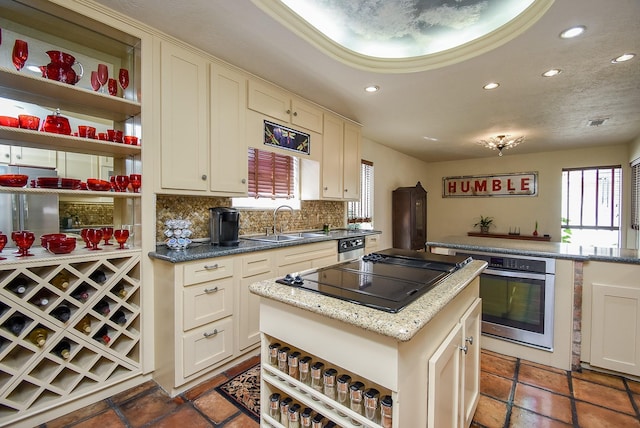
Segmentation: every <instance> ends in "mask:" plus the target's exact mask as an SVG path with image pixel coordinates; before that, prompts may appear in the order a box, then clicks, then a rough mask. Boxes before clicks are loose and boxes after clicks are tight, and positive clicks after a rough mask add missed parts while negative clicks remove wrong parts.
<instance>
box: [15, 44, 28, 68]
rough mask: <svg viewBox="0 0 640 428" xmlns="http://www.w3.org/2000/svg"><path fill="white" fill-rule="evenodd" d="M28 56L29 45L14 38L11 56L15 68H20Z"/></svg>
mask: <svg viewBox="0 0 640 428" xmlns="http://www.w3.org/2000/svg"><path fill="white" fill-rule="evenodd" d="M28 57H29V45H28V44H27V42H25V41H24V40H16V42H15V43H14V45H13V53H12V54H11V58H12V59H13V65H14V66H15V67H16V70H18V71H20V70H22V67H24V64H25V63H26V62H27V58H28Z"/></svg>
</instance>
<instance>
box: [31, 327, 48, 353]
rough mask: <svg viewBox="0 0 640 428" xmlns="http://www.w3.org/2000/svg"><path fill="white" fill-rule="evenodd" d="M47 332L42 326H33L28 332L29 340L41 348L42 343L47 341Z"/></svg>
mask: <svg viewBox="0 0 640 428" xmlns="http://www.w3.org/2000/svg"><path fill="white" fill-rule="evenodd" d="M48 335H49V333H48V332H47V330H45V329H44V328H42V327H38V328H34V329H33V330H32V331H31V333H29V340H30V341H31V342H32V343H33V344H34V345H36V346H39V347H40V348H42V347H43V346H44V344H45V343H46V342H47V336H48Z"/></svg>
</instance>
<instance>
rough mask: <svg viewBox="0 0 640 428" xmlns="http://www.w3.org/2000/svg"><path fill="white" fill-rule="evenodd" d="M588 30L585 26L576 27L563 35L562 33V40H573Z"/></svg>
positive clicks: (565, 31) (568, 29)
mask: <svg viewBox="0 0 640 428" xmlns="http://www.w3.org/2000/svg"><path fill="white" fill-rule="evenodd" d="M586 29H587V27H585V26H584V25H578V26H576V27H571V28H567V29H566V30H564V31H563V32H562V33H560V38H562V39H573V38H574V37H578V36H579V35H581V34H582V33H584V31H585V30H586Z"/></svg>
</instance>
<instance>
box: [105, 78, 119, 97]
mask: <svg viewBox="0 0 640 428" xmlns="http://www.w3.org/2000/svg"><path fill="white" fill-rule="evenodd" d="M107 90H108V91H109V95H111V96H116V95H117V94H118V82H116V79H109V80H108V81H107Z"/></svg>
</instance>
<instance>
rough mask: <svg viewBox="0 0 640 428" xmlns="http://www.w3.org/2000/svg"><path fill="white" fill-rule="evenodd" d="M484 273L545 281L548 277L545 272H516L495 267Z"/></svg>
mask: <svg viewBox="0 0 640 428" xmlns="http://www.w3.org/2000/svg"><path fill="white" fill-rule="evenodd" d="M482 274H483V275H484V274H487V275H494V276H506V277H508V278H522V279H538V280H541V281H544V280H545V279H546V275H545V274H543V273H532V272H515V271H512V270H495V269H485V270H484V272H482Z"/></svg>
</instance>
